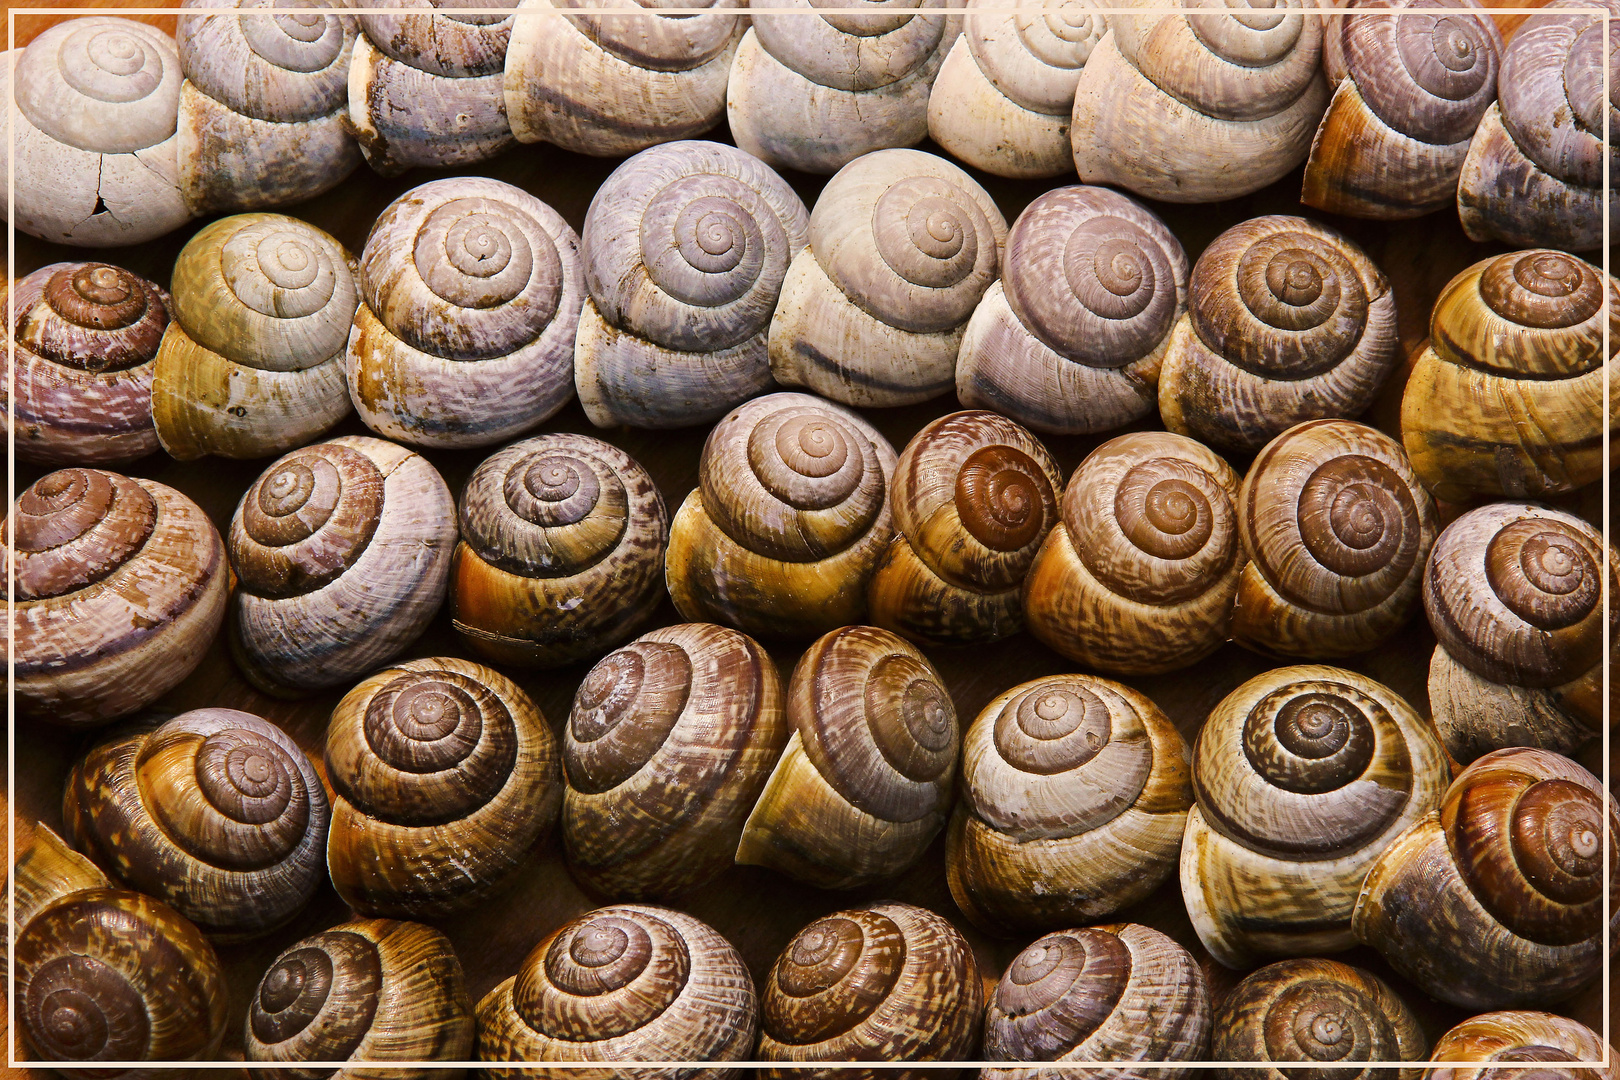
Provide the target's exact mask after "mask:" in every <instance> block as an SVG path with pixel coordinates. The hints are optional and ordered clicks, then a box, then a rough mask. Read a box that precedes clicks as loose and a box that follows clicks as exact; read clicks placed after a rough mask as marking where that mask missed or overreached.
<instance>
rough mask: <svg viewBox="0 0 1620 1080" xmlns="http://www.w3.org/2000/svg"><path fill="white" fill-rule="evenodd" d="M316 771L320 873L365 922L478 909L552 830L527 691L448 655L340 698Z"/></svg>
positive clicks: (551, 762) (547, 769)
mask: <svg viewBox="0 0 1620 1080" xmlns="http://www.w3.org/2000/svg"><path fill="white" fill-rule="evenodd" d="M326 776H327V779H328V780H329V781H330V782H331V785H332V791H333V805H332V829H331V833H330V838H329V840H328V842H327V849H326V861H327V866H328V868H329V869H330V871H331V875H332V884H333V885H334V886H335V887H336V888H337V892H338V895H339V896H341V897H342V898H343V901H344V903H346V904H348V905H349V906H350V907H351V908H353V909H354V910H355V911H357V912H360V913H361V914H363V915H382V916H390V917H395V918H400V917H409V918H442V917H444V916H445V915H448V914H450V913H451V912H454V911H461V910H465V909H466V908H469V907H472V906H474V905H476V904H478V903H480V902H482V901H483V900H485V899H486V898H488V897H489V896H491V895H493V894H494V893H495V892H496V890H498V889H499V888H500V887H501V886H502V885H504V884H506V883H507V882H508V881H509V880H510V879H511V877H512V875H513V874H514V873H516V872H517V871H518V870H519V869H520V868H522V867H523V866H524V865H525V863H526V861H527V859H528V856H529V853H530V851H532V850H533V849H534V847H535V846H536V845H537V844H539V843H541V842H542V841H543V840H544V839H545V838H546V836H547V835H548V834H549V833H550V831H551V826H552V823H553V822H555V821H556V818H557V806H558V803H559V802H560V801H561V799H562V782H561V776H560V774H559V772H558V768H557V740H556V737H555V736H554V735H552V733H551V728H550V726H549V725H548V724H547V723H546V719H545V717H544V716H542V715H541V714H540V710H539V709H538V708H537V707H536V706H535V704H534V702H533V701H532V700H531V699H530V698H529V695H527V694H525V693H524V692H523V691H522V690H521V689H519V688H518V686H517V685H516V684H515V683H513V682H512V681H511V680H509V679H507V678H506V677H505V676H503V675H501V674H500V673H498V672H496V671H492V670H491V669H489V668H487V667H483V666H482V665H480V664H473V663H469V662H467V661H466V660H457V659H454V658H452V657H435V658H433V659H428V660H408V661H405V662H403V663H399V664H394V665H392V666H390V667H386V668H384V669H383V670H381V671H379V672H377V673H376V674H374V675H372V676H371V677H369V678H367V679H366V680H365V681H364V682H362V683H360V685H358V686H356V687H355V688H354V689H353V690H350V691H349V692H348V693H347V694H345V695H344V697H343V700H342V701H340V702H339V703H338V707H337V708H336V709H335V710H334V711H333V713H332V722H331V725H330V726H329V727H328V728H327V731H326ZM317 1060H319V1059H317Z"/></svg>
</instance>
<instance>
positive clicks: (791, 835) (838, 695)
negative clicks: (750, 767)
mask: <svg viewBox="0 0 1620 1080" xmlns="http://www.w3.org/2000/svg"><path fill="white" fill-rule="evenodd" d="M787 718H788V721H789V722H790V723H791V724H792V725H793V735H792V737H791V738H789V739H788V744H787V750H786V752H784V753H783V754H782V756H781V759H780V760H779V761H777V763H776V768H775V770H774V771H773V772H772V773H771V777H770V780H769V781H768V782H767V783H766V785H765V791H764V793H763V794H762V795H761V796H760V798H759V802H758V803H756V804H755V805H754V809H753V812H752V813H751V814H749V816H748V822H747V824H746V825H745V826H744V827H743V833H742V840H741V842H740V843H739V844H738V845H737V862H739V863H741V864H743V865H745V866H748V865H752V866H769V867H771V868H772V869H775V870H779V871H781V872H782V873H784V874H788V875H789V876H791V877H794V878H797V879H798V880H800V881H803V882H806V883H808V884H811V885H815V886H817V887H818V888H823V889H851V888H856V887H859V886H861V885H866V884H869V883H871V882H873V881H876V880H878V879H880V878H885V877H892V876H893V875H895V874H898V873H900V872H901V871H903V870H905V869H906V868H907V867H909V866H911V865H913V864H914V863H916V861H917V860H918V859H920V858H921V857H922V855H923V852H924V851H925V850H926V849H927V847H928V845H929V843H930V842H931V841H932V840H933V839H934V837H935V835H936V834H938V832H939V830H940V829H941V828H942V827H943V826H944V824H945V820H946V817H947V816H948V815H949V813H950V802H951V790H952V788H951V783H952V780H953V779H954V778H955V776H956V756H957V748H958V747H959V746H960V745H961V737H960V735H959V734H958V730H957V725H956V706H955V705H954V704H953V703H952V701H951V695H950V692H949V691H947V690H946V689H945V685H944V683H943V681H942V680H941V679H940V677H939V673H938V672H937V671H935V670H934V667H933V665H931V664H930V663H929V662H928V659H927V657H925V656H923V654H922V653H920V652H918V651H917V649H915V648H914V647H912V646H911V645H909V644H907V643H906V642H905V641H904V640H902V639H901V638H898V637H896V636H894V635H893V634H891V633H889V632H888V631H887V630H879V629H877V628H876V627H872V626H846V627H844V628H843V629H841V630H834V631H833V632H832V633H830V634H827V635H825V636H823V637H821V638H820V639H818V640H817V641H816V642H815V643H814V644H812V645H811V646H810V648H809V649H807V650H805V653H804V655H803V656H802V657H800V658H799V663H798V665H797V666H796V667H794V669H793V678H792V679H790V680H789V682H788V696H787Z"/></svg>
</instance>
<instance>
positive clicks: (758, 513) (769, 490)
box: [665, 394, 895, 637]
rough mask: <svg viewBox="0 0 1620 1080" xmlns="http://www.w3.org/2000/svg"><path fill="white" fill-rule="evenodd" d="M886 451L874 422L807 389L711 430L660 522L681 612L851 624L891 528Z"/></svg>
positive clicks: (748, 627) (810, 629)
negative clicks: (693, 476)
mask: <svg viewBox="0 0 1620 1080" xmlns="http://www.w3.org/2000/svg"><path fill="white" fill-rule="evenodd" d="M894 465H895V453H894V448H893V447H892V446H890V445H889V443H888V441H887V440H886V439H884V438H883V436H882V435H880V434H878V431H877V429H876V428H874V427H872V426H871V425H870V424H868V423H867V422H866V421H865V420H862V419H861V418H860V417H859V416H857V415H855V414H854V413H853V412H850V411H848V410H846V409H841V408H839V407H838V406H836V405H833V404H831V403H830V402H826V401H823V400H821V399H820V398H816V397H811V396H810V395H808V394H769V395H767V396H765V397H761V398H755V399H754V400H752V401H749V402H747V403H745V404H743V405H740V406H738V407H737V408H736V409H733V410H732V411H731V412H730V413H729V414H728V415H727V416H726V417H725V419H723V420H721V421H720V423H718V424H716V425H715V428H714V430H713V431H711V432H710V433H709V437H708V439H707V440H706V441H705V442H704V444H703V456H702V457H701V459H700V460H699V462H698V487H697V489H696V490H695V491H693V492H692V493H691V494H689V495H688V496H687V497H686V500H685V501H684V502H682V503H681V508H680V510H679V511H678V512H677V513H676V514H675V521H674V523H673V524H672V525H671V527H670V538H669V557H668V562H667V566H666V568H665V580H666V582H667V584H668V586H669V594H670V597H671V598H672V599H673V600H674V601H675V607H676V609H677V610H679V611H680V613H681V615H682V616H684V617H685V618H686V619H688V620H690V621H693V622H719V623H725V624H727V625H730V626H735V627H737V628H738V629H740V630H743V631H744V632H746V633H749V634H755V635H759V636H775V637H811V636H814V635H817V634H823V633H826V632H827V631H829V630H832V629H834V628H835V627H839V626H849V625H852V624H854V623H857V622H860V621H861V620H862V619H863V618H864V617H865V615H866V586H867V582H868V581H869V580H870V579H871V575H872V573H873V571H875V570H876V568H877V564H878V560H879V559H881V558H882V556H883V552H884V550H885V549H886V548H887V547H888V544H889V538H890V537H891V536H893V535H894V521H893V516H892V513H891V511H890V503H889V498H888V492H889V485H890V483H891V477H892V476H893V475H894Z"/></svg>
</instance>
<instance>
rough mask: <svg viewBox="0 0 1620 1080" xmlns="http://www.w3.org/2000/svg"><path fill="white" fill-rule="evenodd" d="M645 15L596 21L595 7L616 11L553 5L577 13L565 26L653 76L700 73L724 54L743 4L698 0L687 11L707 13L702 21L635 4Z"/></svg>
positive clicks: (578, 0) (578, 2)
mask: <svg viewBox="0 0 1620 1080" xmlns="http://www.w3.org/2000/svg"><path fill="white" fill-rule="evenodd" d="M634 4H635V6H636V7H640V8H645V9H647V13H646V14H645V15H636V16H632V17H630V18H624V17H622V16H620V17H615V16H612V15H598V14H595V10H596V9H597V8H600V7H610V8H611V7H615V6H620V5H617V4H615V3H614V2H613V0H558V2H557V4H556V6H557V7H559V8H562V9H564V10H568V11H573V12H579V14H576V15H572V16H570V17H569V20H568V21H569V23H570V24H571V25H572V26H573V27H574V28H575V29H577V30H578V31H579V32H580V33H581V34H584V35H585V36H586V37H588V38H590V39H591V40H592V41H593V42H595V43H596V44H597V45H600V46H601V47H602V48H603V49H605V50H607V51H608V52H610V53H612V54H613V55H614V56H617V57H618V58H619V59H621V60H623V61H625V62H626V63H628V64H631V65H633V66H635V67H640V68H650V69H652V70H654V71H686V70H690V69H692V68H696V67H701V66H702V65H704V64H706V63H708V62H709V61H711V60H713V59H715V58H716V57H718V56H719V55H720V54H721V53H723V52H725V50H726V48H727V47H728V46H729V45H730V44H731V43H732V42H733V41H734V40H735V39H736V37H737V21H738V9H740V8H742V7H745V6H746V5H745V4H744V3H743V2H742V0H700V2H699V3H696V4H691V5H688V6H690V7H701V8H709V9H710V10H709V11H708V12H705V13H704V14H701V15H695V16H693V15H677V16H673V17H671V16H667V15H663V14H662V13H661V12H659V10H658V9H659V8H660V7H663V6H667V5H664V4H660V3H659V2H657V0H634Z"/></svg>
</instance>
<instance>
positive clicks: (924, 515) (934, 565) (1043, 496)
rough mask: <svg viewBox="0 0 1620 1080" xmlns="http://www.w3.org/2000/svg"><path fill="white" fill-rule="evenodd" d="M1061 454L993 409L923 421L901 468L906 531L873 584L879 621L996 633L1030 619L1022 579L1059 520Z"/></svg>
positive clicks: (958, 635)
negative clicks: (1054, 454)
mask: <svg viewBox="0 0 1620 1080" xmlns="http://www.w3.org/2000/svg"><path fill="white" fill-rule="evenodd" d="M1062 486H1063V476H1062V473H1060V472H1059V471H1058V465H1057V462H1056V461H1054V460H1053V459H1052V455H1051V454H1050V453H1048V452H1047V449H1046V447H1044V446H1042V445H1041V443H1040V440H1038V439H1036V438H1035V436H1033V435H1031V434H1030V433H1029V432H1028V431H1025V430H1024V429H1023V428H1022V427H1019V426H1018V425H1017V424H1016V423H1014V422H1013V421H1011V420H1008V419H1006V418H1005V417H1002V416H998V415H997V414H995V413H991V412H959V413H951V414H950V415H948V416H942V417H940V418H939V419H938V420H935V421H933V422H932V423H930V424H928V425H927V426H925V427H924V428H923V429H922V430H921V431H919V432H918V433H917V434H916V435H915V436H914V437H913V438H912V440H911V441H910V442H909V443H907V444H906V448H905V450H904V451H903V452H902V453H901V455H900V460H899V463H898V464H897V465H896V466H895V470H894V516H895V525H896V527H897V528H898V530H899V532H898V534H897V535H896V536H895V538H894V539H893V540H892V541H890V543H889V550H888V551H886V552H885V553H884V555H883V559H882V561H880V562H879V563H878V568H877V572H876V573H874V574H873V575H872V582H871V584H870V585H869V586H868V587H867V597H868V603H869V604H870V606H871V614H872V621H873V622H874V623H876V624H877V625H879V626H882V627H884V628H885V629H889V630H893V631H895V632H896V633H899V634H904V635H906V636H907V637H910V638H913V639H915V640H918V641H924V642H936V643H951V642H961V641H991V640H995V639H997V638H1002V637H1006V636H1007V635H1008V634H1013V633H1017V632H1018V630H1019V629H1020V628H1021V627H1022V626H1023V623H1024V611H1023V603H1022V600H1021V599H1020V591H1021V590H1020V586H1022V585H1023V582H1024V576H1025V575H1026V574H1027V573H1028V572H1029V567H1030V564H1031V563H1033V562H1034V561H1035V553H1036V552H1037V551H1038V550H1039V549H1040V546H1041V541H1043V540H1045V539H1046V534H1047V532H1048V531H1050V530H1051V528H1052V526H1053V525H1054V524H1056V523H1057V518H1058V506H1057V492H1058V491H1059V490H1060V489H1061V488H1062Z"/></svg>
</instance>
